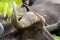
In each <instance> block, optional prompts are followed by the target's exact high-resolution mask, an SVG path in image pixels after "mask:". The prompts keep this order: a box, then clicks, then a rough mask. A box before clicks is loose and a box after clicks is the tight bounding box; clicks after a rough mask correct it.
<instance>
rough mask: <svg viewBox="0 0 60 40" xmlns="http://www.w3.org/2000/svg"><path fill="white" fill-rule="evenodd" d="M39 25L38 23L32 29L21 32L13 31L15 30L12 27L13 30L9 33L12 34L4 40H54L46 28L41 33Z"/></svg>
mask: <svg viewBox="0 0 60 40" xmlns="http://www.w3.org/2000/svg"><path fill="white" fill-rule="evenodd" d="M10 25H11V24H10ZM39 25H40V23H39V22H38V23H35V24H33V25H31V26H32V27H29V28H27V29H24V30H19V31H17V30H15V31H13V29H15V28H13V27H12V26H11V27H12V29H10V31H8V32H10V33H8V34H7V35H5V36H4V40H53V38H52V36H51V34H50V33H49V32H48V31H47V30H46V29H45V28H43V31H42V33H41V31H40V27H39ZM5 27H6V25H5ZM8 27H9V26H8ZM7 29H8V28H7ZM7 29H6V30H7ZM5 33H6V32H5Z"/></svg>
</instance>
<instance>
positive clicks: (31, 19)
mask: <svg viewBox="0 0 60 40" xmlns="http://www.w3.org/2000/svg"><path fill="white" fill-rule="evenodd" d="M11 18H12V19H11V22H12V24H13V26H14V27H16V28H18V29H25V28H27V27H30V26H31V25H32V24H34V23H36V22H39V21H40V23H41V26H43V24H44V22H43V19H42V18H41V16H39V14H38V15H37V13H34V12H31V11H30V12H26V13H24V14H23V16H22V18H21V19H20V20H19V21H18V19H17V17H16V6H15V4H14V5H13V13H12V16H11Z"/></svg>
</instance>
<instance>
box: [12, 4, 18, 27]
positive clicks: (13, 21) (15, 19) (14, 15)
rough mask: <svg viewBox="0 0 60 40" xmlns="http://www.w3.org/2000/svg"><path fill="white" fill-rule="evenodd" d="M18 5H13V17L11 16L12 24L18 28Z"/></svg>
mask: <svg viewBox="0 0 60 40" xmlns="http://www.w3.org/2000/svg"><path fill="white" fill-rule="evenodd" d="M16 11H17V10H16V4H15V3H14V4H13V12H12V16H11V22H12V24H13V25H14V27H16V28H17V25H18V20H17V16H16Z"/></svg>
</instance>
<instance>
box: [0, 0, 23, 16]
mask: <svg viewBox="0 0 60 40" xmlns="http://www.w3.org/2000/svg"><path fill="white" fill-rule="evenodd" d="M13 2H15V3H16V5H17V7H18V8H19V7H20V6H21V5H22V4H23V3H22V0H0V14H2V13H3V14H4V17H5V16H6V15H8V17H10V16H11V14H12V9H13Z"/></svg>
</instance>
